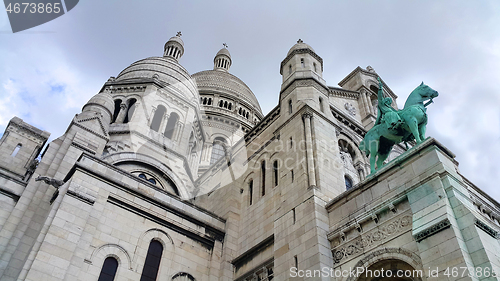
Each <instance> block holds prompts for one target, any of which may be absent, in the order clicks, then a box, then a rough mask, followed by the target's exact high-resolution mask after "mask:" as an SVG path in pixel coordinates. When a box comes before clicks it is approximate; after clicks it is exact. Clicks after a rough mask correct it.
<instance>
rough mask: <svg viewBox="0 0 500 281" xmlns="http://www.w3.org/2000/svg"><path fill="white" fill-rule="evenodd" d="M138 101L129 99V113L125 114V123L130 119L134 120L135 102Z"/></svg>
mask: <svg viewBox="0 0 500 281" xmlns="http://www.w3.org/2000/svg"><path fill="white" fill-rule="evenodd" d="M136 102H137V100H136V99H129V100H128V106H127V108H128V109H127V115H125V120H123V123H128V122H129V121H130V120H132V115H133V114H134V111H135V103H136Z"/></svg>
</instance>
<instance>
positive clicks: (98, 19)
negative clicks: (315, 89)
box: [0, 0, 500, 201]
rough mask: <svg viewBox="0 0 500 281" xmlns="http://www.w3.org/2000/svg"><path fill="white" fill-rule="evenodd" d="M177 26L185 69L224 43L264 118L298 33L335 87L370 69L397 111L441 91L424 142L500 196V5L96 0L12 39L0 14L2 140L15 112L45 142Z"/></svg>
mask: <svg viewBox="0 0 500 281" xmlns="http://www.w3.org/2000/svg"><path fill="white" fill-rule="evenodd" d="M177 31H182V34H183V36H182V39H183V41H184V44H185V47H184V48H185V52H184V56H183V57H182V58H181V59H180V63H181V64H182V65H183V66H184V67H185V68H186V69H187V70H188V71H189V73H191V74H193V73H196V72H198V71H202V70H207V69H212V68H213V58H214V56H215V54H216V53H217V51H218V50H219V49H220V48H222V47H223V46H222V44H223V43H227V44H228V49H229V51H230V52H231V57H232V66H231V69H230V72H231V73H232V74H234V75H236V76H238V77H239V78H240V79H242V80H243V81H244V82H245V83H246V84H247V85H248V86H249V87H250V88H251V89H252V91H253V92H254V93H255V95H256V96H257V98H258V100H259V102H260V105H261V108H262V110H263V113H264V114H266V113H267V112H269V111H270V110H271V109H272V108H274V107H275V106H276V105H277V103H278V96H279V91H280V86H281V75H280V73H279V68H280V63H281V61H282V60H283V59H284V58H285V57H286V54H287V52H288V50H289V49H290V48H291V47H292V46H293V45H294V44H295V43H296V41H297V40H298V39H299V38H300V39H302V40H303V41H304V42H305V43H307V44H309V45H310V46H312V47H313V48H314V50H315V51H316V53H317V54H318V55H319V56H321V57H322V58H323V62H324V72H323V78H324V79H325V80H326V81H327V84H328V85H330V86H338V85H337V83H338V82H340V81H341V80H342V79H343V78H344V77H345V76H347V75H348V74H349V73H350V72H351V71H352V70H353V69H355V68H356V67H357V66H361V67H363V68H365V67H366V66H368V65H370V66H372V67H373V68H374V69H375V71H376V72H377V73H378V74H379V75H380V77H381V78H382V79H383V80H384V82H386V84H387V85H389V87H390V88H391V89H392V91H393V92H394V93H395V94H396V95H398V96H399V98H398V100H397V103H398V105H399V107H403V105H404V102H405V99H406V97H407V96H408V95H409V93H410V92H411V91H412V90H413V89H414V88H415V87H417V86H418V85H419V84H420V82H422V81H423V82H424V83H426V84H427V85H429V86H430V87H432V88H433V89H435V90H437V91H438V92H439V93H440V95H439V97H438V98H436V99H435V100H434V104H432V105H431V106H429V107H428V112H427V113H428V115H429V124H428V126H427V135H428V136H432V137H434V138H436V139H437V140H438V141H439V142H441V143H442V144H444V145H445V146H446V147H447V148H449V149H450V150H451V151H453V152H454V153H455V154H456V155H457V157H456V160H457V161H458V162H459V163H460V166H459V168H460V172H461V173H462V174H463V175H464V176H465V177H467V178H468V179H470V180H471V181H472V182H473V183H475V184H476V185H477V186H478V187H480V188H481V189H483V190H484V191H486V192H487V193H488V194H490V195H491V196H492V197H493V198H495V199H496V200H497V201H500V184H499V183H500V166H499V165H498V163H497V162H498V160H499V159H500V88H499V87H498V83H499V82H500V1H498V0H491V1H489V0H481V1H460V0H454V1H412V0H408V1H395V0H394V1H388V0H378V1H373V0H364V1H359V0H351V1H316V0H310V1H290V0H288V1H234V0H228V1H164V0H163V1H155V0H147V1H123V0H122V1H116V0H114V1H113V0H108V1H95V0H84V1H80V2H79V4H78V5H77V6H76V7H75V8H74V9H72V10H71V11H70V12H68V13H67V14H65V15H63V16H61V17H59V18H57V19H55V20H53V21H50V22H48V23H45V24H43V25H40V26H37V27H34V28H32V29H28V30H25V31H22V32H19V33H16V34H13V33H12V31H11V28H10V24H9V21H8V17H7V12H0V134H2V132H3V131H4V130H5V127H6V125H7V124H8V122H9V120H10V119H11V118H12V117H13V116H18V117H20V118H22V119H23V120H24V121H25V122H28V123H30V124H32V125H34V126H36V127H38V128H41V129H43V130H46V131H49V132H50V133H51V134H52V135H51V140H52V139H54V138H57V137H59V136H60V135H62V134H63V133H64V131H65V130H66V128H67V126H68V124H69V122H70V121H71V119H72V118H73V116H74V115H75V114H77V113H79V112H80V111H81V108H82V106H83V105H84V104H85V102H86V101H88V100H89V99H90V98H91V97H92V96H93V95H95V94H96V93H97V92H98V91H99V90H100V88H101V87H102V85H103V84H104V83H105V82H106V81H107V79H108V78H109V77H110V76H117V75H118V73H119V72H120V71H121V70H123V69H124V68H125V67H127V66H128V65H130V64H131V63H133V62H134V61H137V60H139V59H142V58H146V57H151V56H161V55H162V52H163V45H164V44H165V42H166V41H167V40H168V39H169V38H170V37H172V36H174V35H175V34H176V33H177Z"/></svg>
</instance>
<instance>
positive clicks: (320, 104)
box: [319, 98, 324, 112]
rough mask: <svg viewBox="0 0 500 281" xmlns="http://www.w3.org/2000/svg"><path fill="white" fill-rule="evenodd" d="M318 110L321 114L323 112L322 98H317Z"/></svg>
mask: <svg viewBox="0 0 500 281" xmlns="http://www.w3.org/2000/svg"><path fill="white" fill-rule="evenodd" d="M319 110H321V112H324V109H323V99H322V98H319Z"/></svg>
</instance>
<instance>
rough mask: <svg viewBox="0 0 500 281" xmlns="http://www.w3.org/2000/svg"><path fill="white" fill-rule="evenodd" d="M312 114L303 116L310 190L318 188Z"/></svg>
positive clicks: (308, 113)
mask: <svg viewBox="0 0 500 281" xmlns="http://www.w3.org/2000/svg"><path fill="white" fill-rule="evenodd" d="M312 117H313V116H312V113H310V112H306V113H304V114H302V119H303V120H304V129H305V135H306V143H305V145H306V162H307V175H308V178H309V188H315V187H316V172H315V169H314V157H313V147H312V145H313V143H312V135H311V119H312Z"/></svg>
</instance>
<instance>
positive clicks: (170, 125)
mask: <svg viewBox="0 0 500 281" xmlns="http://www.w3.org/2000/svg"><path fill="white" fill-rule="evenodd" d="M178 120H179V115H177V113H175V112H172V113H171V114H170V117H169V118H168V122H167V126H166V127H165V132H164V133H163V135H164V136H165V137H167V138H169V139H172V136H173V135H174V130H175V124H177V121H178Z"/></svg>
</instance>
